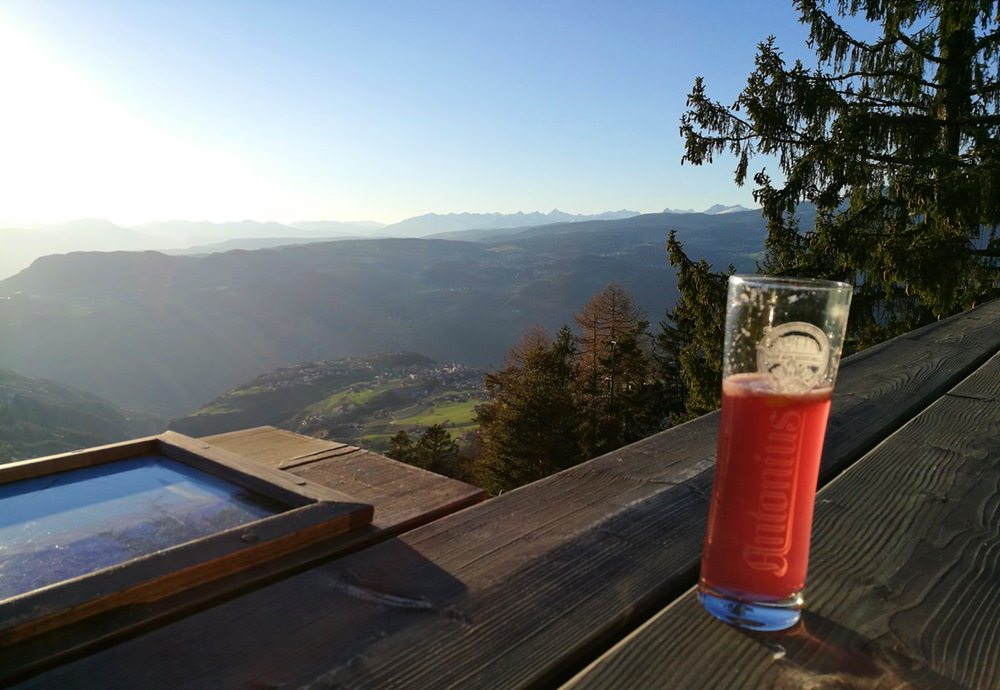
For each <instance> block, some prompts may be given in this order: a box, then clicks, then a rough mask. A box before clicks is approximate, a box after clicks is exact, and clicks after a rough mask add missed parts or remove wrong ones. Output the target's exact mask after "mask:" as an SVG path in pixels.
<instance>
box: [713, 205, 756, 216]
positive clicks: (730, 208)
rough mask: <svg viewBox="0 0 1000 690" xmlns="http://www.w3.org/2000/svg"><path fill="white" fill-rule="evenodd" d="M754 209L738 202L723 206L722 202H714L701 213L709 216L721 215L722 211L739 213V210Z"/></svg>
mask: <svg viewBox="0 0 1000 690" xmlns="http://www.w3.org/2000/svg"><path fill="white" fill-rule="evenodd" d="M753 210H755V209H752V208H747V207H746V206H740V205H739V204H734V205H733V206H724V205H723V204H715V205H714V206H709V207H708V208H706V209H705V210H704V211H703V212H702V213H704V214H706V215H709V216H721V215H723V214H724V213H739V212H741V211H753Z"/></svg>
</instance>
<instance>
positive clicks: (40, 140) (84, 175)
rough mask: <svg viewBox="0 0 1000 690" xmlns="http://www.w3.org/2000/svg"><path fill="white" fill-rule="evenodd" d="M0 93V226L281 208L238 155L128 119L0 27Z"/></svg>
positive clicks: (262, 214)
mask: <svg viewBox="0 0 1000 690" xmlns="http://www.w3.org/2000/svg"><path fill="white" fill-rule="evenodd" d="M0 93H3V94H4V100H5V102H6V104H5V106H4V107H3V108H0V151H3V156H2V159H0V160H2V163H0V189H2V190H3V195H4V208H3V209H0V214H2V217H0V220H11V219H15V218H17V219H31V220H35V221H42V222H52V221H64V220H69V219H72V218H80V217H101V218H109V219H112V220H114V221H116V222H145V221H149V220H164V219H168V218H176V217H178V216H183V217H187V218H192V219H195V218H196V219H202V220H232V219H233V218H245V217H252V216H256V217H258V218H267V217H274V216H275V214H277V213H279V212H280V211H279V209H281V208H287V207H288V202H289V201H290V199H289V195H288V193H286V192H283V191H281V190H280V189H279V188H277V186H276V185H273V184H270V183H269V182H268V181H267V180H264V179H261V177H260V176H259V175H256V174H255V171H254V170H253V169H252V166H250V165H248V164H247V163H246V162H245V161H243V160H240V157H239V156H238V155H233V154H232V153H230V152H226V151H221V150H213V149H211V148H209V147H205V146H202V145H200V143H199V142H197V141H194V140H192V139H190V138H188V137H182V136H178V135H177V134H176V133H173V132H168V131H165V130H164V129H162V128H160V127H157V126H156V125H155V124H154V123H151V122H149V121H146V120H144V119H142V118H140V117H137V116H136V115H135V114H134V113H132V112H130V111H129V109H128V108H127V107H125V106H124V105H122V104H120V103H116V102H113V101H111V100H109V99H108V98H106V97H104V96H103V95H102V94H101V93H99V92H98V90H97V89H95V88H94V87H93V86H92V85H91V84H90V83H88V82H87V80H86V79H85V78H84V77H83V75H81V74H79V73H78V72H76V71H74V70H73V69H71V68H70V67H69V66H67V65H65V64H60V63H59V62H57V61H55V60H53V59H52V58H51V57H49V56H48V55H47V54H46V53H45V52H44V51H43V50H41V49H40V47H39V46H38V45H37V44H35V43H33V42H32V41H31V40H30V39H29V38H28V37H26V36H25V35H24V34H23V33H22V32H19V31H17V30H15V29H14V28H13V27H12V26H10V25H9V24H4V23H3V21H2V20H0Z"/></svg>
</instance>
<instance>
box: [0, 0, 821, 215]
mask: <svg viewBox="0 0 1000 690" xmlns="http://www.w3.org/2000/svg"><path fill="white" fill-rule="evenodd" d="M771 33H773V34H775V35H776V36H777V37H778V42H779V45H780V46H781V47H782V48H784V49H785V51H786V54H787V55H788V56H790V57H792V56H797V55H808V52H807V51H806V49H805V48H804V39H805V31H804V28H803V27H802V26H801V25H799V24H798V22H797V18H796V15H795V13H794V11H793V9H792V7H791V3H790V2H788V3H786V2H782V1H777V2H774V1H771V0H767V1H761V2H756V3H747V2H739V1H729V0H725V1H719V2H712V3H695V2H686V1H685V2H682V1H680V0H678V1H675V2H672V1H663V2H621V1H612V0H609V1H607V2H596V1H595V2H571V1H544V0H542V1H535V0H531V1H529V0H519V1H516V2H515V1H513V0H511V1H506V2H501V1H496V2H478V1H476V0H465V1H455V2H431V1H428V0H420V1H419V2H415V1H411V2H379V1H375V0H372V1H357V2H337V1H335V0H329V1H326V2H305V1H300V2H297V1H294V0H282V1H272V0H239V1H233V2H213V1H212V0H202V1H200V2H186V1H180V0H172V1H169V2H163V1H156V2H147V1H144V0H120V1H111V0H78V1H70V0H51V1H46V0H8V1H7V2H5V3H4V6H3V9H2V11H0V93H3V94H4V101H5V102H4V104H3V107H2V108H0V112H2V113H3V114H2V115H0V150H4V151H6V153H5V154H4V156H3V159H2V160H0V186H2V188H3V189H5V190H6V191H5V194H4V196H5V197H6V199H5V201H4V203H3V204H2V206H0V222H9V221H39V222H51V221H57V220H68V219H70V218H76V217H83V216H92V217H94V216H96V217H104V218H109V219H111V220H114V221H116V222H121V223H137V222H144V221H150V220H165V219H168V218H188V219H199V220H201V219H207V220H217V221H218V220H236V219H242V218H256V219H258V220H278V221H292V220H304V219H337V220H359V219H371V220H378V221H383V222H393V221H397V220H401V219H403V218H405V217H408V216H413V215H418V214H422V213H429V212H439V213H443V212H450V211H474V212H489V211H501V212H514V211H519V210H521V211H532V210H542V211H548V210H550V209H552V208H554V207H558V208H560V209H562V210H565V211H569V212H576V213H592V212H599V211H605V210H612V209H620V208H629V209H633V210H636V211H642V212H649V211H659V210H662V209H663V208H664V207H673V208H695V209H699V210H700V209H703V208H705V207H707V206H709V205H710V204H712V203H716V202H721V203H741V204H744V205H752V199H751V190H750V188H749V187H744V188H742V189H740V188H738V187H736V186H735V185H734V184H733V182H732V168H733V161H732V160H729V159H726V160H723V161H721V162H718V163H716V164H715V165H714V166H709V167H702V168H693V167H691V166H689V165H685V166H683V167H682V166H681V164H680V159H681V155H682V142H681V139H680V137H679V135H678V122H679V118H680V115H681V113H682V111H683V109H684V102H685V98H686V96H687V94H688V92H689V91H690V88H691V85H692V83H693V81H694V77H695V76H696V75H703V76H704V77H705V79H706V82H707V85H708V88H709V93H710V94H711V95H713V96H714V97H716V98H719V99H720V100H723V101H731V100H732V99H733V98H735V96H736V95H737V93H738V91H739V90H740V88H741V86H742V84H743V82H744V81H745V78H746V76H747V75H748V74H749V72H750V71H751V70H752V67H753V58H754V54H755V48H756V44H757V43H758V42H759V41H761V40H762V39H764V38H765V37H766V36H767V35H768V34H771Z"/></svg>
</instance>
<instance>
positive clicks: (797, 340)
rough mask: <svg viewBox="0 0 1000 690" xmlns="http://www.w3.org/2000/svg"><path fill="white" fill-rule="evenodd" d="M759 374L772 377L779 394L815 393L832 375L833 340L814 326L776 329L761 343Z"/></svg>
mask: <svg viewBox="0 0 1000 690" xmlns="http://www.w3.org/2000/svg"><path fill="white" fill-rule="evenodd" d="M757 370H758V371H760V372H764V373H767V374H770V375H771V376H772V377H773V379H774V383H775V385H776V387H777V388H778V390H781V391H788V392H791V393H801V392H804V391H807V390H811V389H812V388H813V387H815V386H816V384H817V383H819V382H820V381H823V380H824V379H826V378H827V374H828V373H829V370H830V340H829V339H828V338H827V337H826V333H824V332H823V331H822V330H821V329H819V328H818V327H816V326H814V325H812V324H811V323H803V322H801V321H795V322H792V323H783V324H781V325H780V326H775V327H774V328H772V329H771V330H769V331H768V332H767V333H766V334H765V335H764V337H763V338H762V339H761V341H760V342H759V343H757Z"/></svg>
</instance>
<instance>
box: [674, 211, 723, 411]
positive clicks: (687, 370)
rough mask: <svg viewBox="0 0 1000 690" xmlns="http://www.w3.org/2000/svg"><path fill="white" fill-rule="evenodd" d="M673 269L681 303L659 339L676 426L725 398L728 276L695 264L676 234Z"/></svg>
mask: <svg viewBox="0 0 1000 690" xmlns="http://www.w3.org/2000/svg"><path fill="white" fill-rule="evenodd" d="M667 256H668V257H669V259H670V265H671V266H674V267H675V268H676V269H677V290H678V293H679V295H678V298H677V302H676V304H675V305H674V308H673V309H671V310H670V311H669V312H667V316H666V318H665V319H664V320H663V321H661V322H660V332H659V333H658V334H657V346H658V352H659V355H660V357H659V359H660V362H661V366H662V370H663V380H664V381H665V382H666V384H667V386H668V388H667V391H668V404H669V405H670V411H671V413H672V415H671V416H672V418H673V420H674V421H675V422H678V421H683V420H685V419H690V418H692V417H697V416H698V415H702V414H705V413H706V412H711V411H712V410H715V409H717V408H718V407H719V405H720V402H721V401H720V396H721V394H722V345H723V340H724V335H725V325H726V289H727V287H726V286H727V280H728V277H729V275H731V274H732V273H733V271H734V270H735V269H734V268H733V266H732V265H730V266H729V269H728V272H726V273H717V272H713V271H712V270H711V269H712V267H711V266H710V265H709V264H708V262H707V261H705V260H704V259H701V260H700V261H692V260H691V259H689V258H688V257H687V255H686V254H685V253H684V247H683V246H682V245H681V243H680V242H679V241H678V240H677V234H676V232H675V231H673V230H671V231H670V236H669V238H668V240H667Z"/></svg>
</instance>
